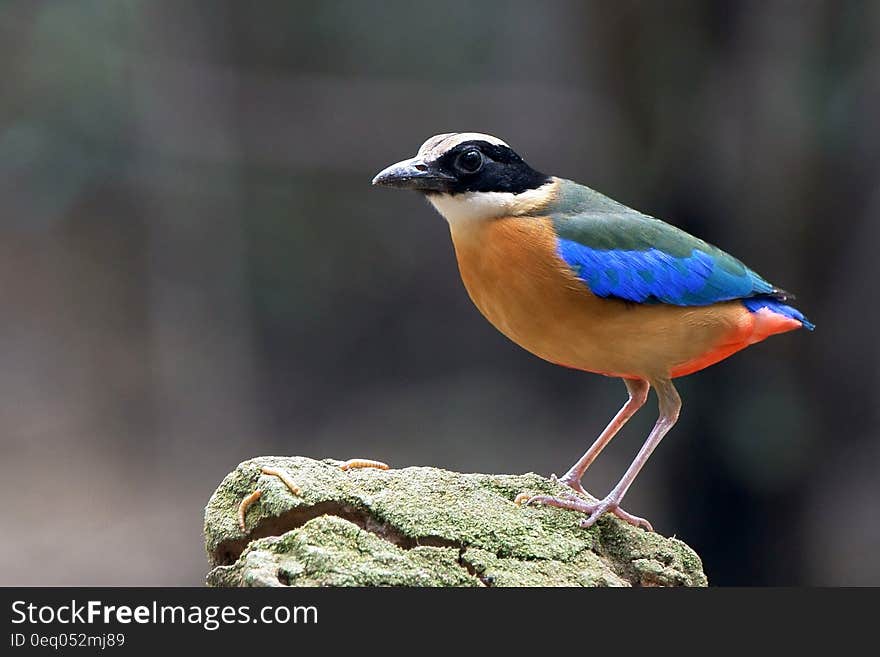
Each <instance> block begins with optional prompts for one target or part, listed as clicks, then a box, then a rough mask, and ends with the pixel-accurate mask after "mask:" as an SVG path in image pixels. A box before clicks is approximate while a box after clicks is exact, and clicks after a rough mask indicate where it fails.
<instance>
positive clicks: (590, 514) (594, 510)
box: [517, 493, 654, 532]
mask: <svg viewBox="0 0 880 657" xmlns="http://www.w3.org/2000/svg"><path fill="white" fill-rule="evenodd" d="M563 494H564V495H565V497H554V496H552V495H533V496H532V497H530V498H529V499H527V500H526V501H525V502H524V503H523V504H525V506H530V505H532V504H543V505H544V506H553V507H556V508H558V509H569V510H571V511H579V512H580V513H584V514H586V516H587V517H586V518H584V519H582V520H581V522H580V526H581V527H592V526H593V525H594V524H596V521H598V520H599V518H601V517H602V516H603V515H605V514H606V513H613V514H614V515H615V516H617V517H618V518H620V519H621V520H623V521H624V522H627V523H629V524H630V525H633V526H635V527H642V528H644V529H647V530H648V531H651V532H652V531H654V528H653V527H652V526H651V523H650V522H648V521H647V520H645V519H644V518H639V517H638V516H634V515H632V514H631V513H627V512H626V511H624V510H623V509H621V508H620V506H619V503H618V502H616V501H614V500H611V499H608V498H605V499H604V500H601V501H599V502H587V501H586V500H582V499H580V498H579V497H576V496H575V495H573V494H571V493H563ZM520 497H521V496H519V495H518V496H517V499H520Z"/></svg>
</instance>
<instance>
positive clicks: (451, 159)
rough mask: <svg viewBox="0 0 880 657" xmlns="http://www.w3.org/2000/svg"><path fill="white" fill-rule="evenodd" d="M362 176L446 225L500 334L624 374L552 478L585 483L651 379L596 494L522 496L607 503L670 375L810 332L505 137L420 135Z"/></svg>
mask: <svg viewBox="0 0 880 657" xmlns="http://www.w3.org/2000/svg"><path fill="white" fill-rule="evenodd" d="M373 184H374V185H382V186H386V187H396V188H400V189H413V190H417V191H420V192H422V193H423V194H425V196H426V197H427V199H428V201H430V202H431V204H432V205H433V206H434V207H435V208H436V209H437V210H438V211H439V212H440V214H441V215H443V217H445V218H446V220H447V221H448V222H449V228H450V232H451V234H452V242H453V244H454V247H455V254H456V258H457V260H458V266H459V270H460V272H461V278H462V281H463V282H464V285H465V287H466V288H467V291H468V294H469V295H470V297H471V299H472V300H473V302H474V304H476V306H477V308H479V310H480V311H481V312H482V313H483V315H485V316H486V318H487V319H488V320H489V321H490V322H491V323H492V324H493V325H494V326H495V327H496V328H497V329H498V330H499V331H501V332H502V333H503V334H504V335H506V336H507V337H508V338H510V339H511V340H513V341H514V342H515V343H516V344H518V345H520V346H521V347H523V348H524V349H526V350H527V351H530V352H531V353H533V354H535V355H537V356H539V357H541V358H543V359H544V360H547V361H550V362H551V363H555V364H557V365H563V366H565V367H571V368H574V369H579V370H584V371H587V372H595V373H598V374H604V375H605V376H612V377H619V378H621V379H623V382H624V384H625V385H626V388H627V391H628V392H629V399H628V400H627V402H626V403H625V404H624V405H623V407H622V408H621V409H620V411H618V413H617V415H615V416H614V418H613V419H612V420H611V422H610V423H609V424H608V426H607V427H606V428H605V430H604V431H603V432H602V433H601V434H600V435H599V437H598V438H597V439H596V441H595V442H594V443H593V444H592V446H591V447H590V448H589V449H588V450H587V451H586V453H585V454H584V455H583V456H582V457H581V458H580V459H579V460H578V461H577V462H576V463H575V464H574V465H573V466H572V467H571V468H570V469H569V470H568V472H566V473H565V475H563V476H562V478H561V479H560V481H561V482H562V483H564V484H566V485H568V486H569V487H571V488H572V489H573V490H574V491H576V492H578V493H581V494H585V491H584V489H583V487H582V486H581V478H582V477H583V474H584V472H585V471H586V470H587V468H588V467H589V466H590V464H591V463H593V461H594V460H595V459H596V457H597V456H598V455H599V453H600V452H601V451H602V449H603V448H604V447H605V446H606V445H607V444H608V442H609V441H610V440H611V439H612V438H613V437H614V435H615V434H616V433H617V432H618V431H619V430H620V428H621V427H622V426H623V425H624V424H625V423H626V422H627V420H629V419H630V418H631V417H632V416H633V414H635V412H636V411H637V410H638V409H639V408H641V407H642V406H643V405H644V403H645V400H646V399H647V396H648V391H649V389H650V388H651V386H653V387H654V390H656V391H657V399H658V402H659V408H660V416H659V418H658V419H657V423H656V424H655V425H654V428H653V429H652V430H651V432H650V434H649V435H648V438H647V440H646V441H645V443H644V445H643V446H642V448H641V450H640V451H639V453H638V455H637V456H636V457H635V459H634V460H633V462H632V464H631V465H630V466H629V468H628V469H627V471H626V473H625V474H624V475H623V477H622V478H621V479H620V481H619V482H618V484H617V485H616V486H615V487H614V488H613V489H612V490H611V492H610V493H609V494H608V495H607V496H606V497H605V498H604V499H602V500H599V501H596V502H593V501H587V500H585V499H583V498H582V497H578V496H576V495H573V494H572V495H567V496H564V497H551V496H546V495H541V496H534V497H531V498H530V499H529V500H528V503H542V504H546V505H551V506H556V507H561V508H566V509H573V510H576V511H580V512H582V513H584V514H586V518H585V519H583V520H582V521H581V524H582V525H583V526H585V527H589V526H590V525H592V524H593V523H595V522H596V520H598V518H599V517H600V516H601V515H602V514H604V513H606V512H610V513H613V514H614V515H616V516H618V517H619V518H622V519H623V520H625V521H626V522H629V523H631V524H633V525H636V526H642V527H645V528H647V529H649V530H651V525H650V523H648V521H646V520H645V519H643V518H639V517H637V516H634V515H631V514H629V513H627V512H626V511H624V510H623V509H622V508H621V507H620V503H621V501H622V500H623V497H624V495H626V492H627V491H628V490H629V487H630V486H631V485H632V483H633V481H634V480H635V478H636V476H637V475H638V474H639V471H640V470H641V469H642V467H643V466H644V464H645V462H646V461H647V460H648V457H649V456H650V455H651V453H652V452H653V451H654V449H655V448H656V447H657V445H658V444H659V442H660V441H661V440H662V438H663V436H665V435H666V433H667V432H668V431H669V430H670V429H671V428H672V426H673V425H674V424H675V422H676V420H677V419H678V414H679V411H680V409H681V399H680V397H679V396H678V392H677V391H676V389H675V386H674V385H673V384H672V379H674V378H676V377H679V376H685V375H686V374H691V373H693V372H696V371H698V370H701V369H703V368H705V367H708V366H709V365H713V364H714V363H717V362H718V361H720V360H722V359H724V358H727V357H728V356H730V355H731V354H734V353H736V352H737V351H739V350H741V349H744V348H745V347H748V346H749V345H751V344H755V343H756V342H760V341H761V340H763V339H764V338H767V337H768V336H771V335H774V334H776V333H784V332H786V331H792V330H794V329H798V328H801V327H803V328H806V329H809V330H813V328H814V326H813V324H811V323H810V322H809V321H808V320H807V319H806V318H805V317H804V316H803V314H801V313H800V311H798V310H796V309H795V308H793V307H792V306H790V305H788V303H787V301H789V300H790V299H792V298H793V297H792V295H790V294H789V293H787V292H785V291H784V290H781V289H779V288H778V287H776V286H774V285H772V284H771V283H769V282H767V281H766V280H765V279H764V278H762V277H761V276H759V275H758V274H756V273H755V272H754V271H752V270H751V269H749V268H748V267H746V266H745V265H744V264H743V263H742V262H740V261H739V260H737V259H736V258H734V257H733V256H731V255H728V254H727V253H725V252H724V251H722V250H721V249H718V248H717V247H714V246H712V245H711V244H708V243H706V242H704V241H703V240H701V239H698V238H696V237H694V236H692V235H690V234H688V233H686V232H684V231H683V230H680V229H679V228H676V227H675V226H671V225H669V224H667V223H664V222H663V221H660V220H658V219H655V218H653V217H649V216H647V215H644V214H642V213H641V212H638V211H636V210H633V209H632V208H629V207H627V206H625V205H623V204H621V203H618V202H617V201H614V200H612V199H610V198H608V197H607V196H603V195H602V194H600V193H599V192H596V191H594V190H592V189H590V188H589V187H585V186H584V185H579V184H577V183H575V182H572V181H570V180H565V179H563V178H557V177H555V176H548V175H545V174H543V173H540V172H538V171H535V170H534V169H532V168H531V167H530V166H529V165H528V164H526V162H525V161H523V159H522V158H521V157H520V156H519V155H517V154H516V153H515V152H514V151H513V150H512V149H511V148H510V146H508V145H507V144H506V143H504V142H503V141H501V140H500V139H498V138H497V137H492V136H491V135H484V134H479V133H449V134H442V135H437V136H435V137H431V138H430V139H429V140H428V141H426V142H425V143H424V144H423V145H422V147H421V148H420V149H419V151H418V154H417V155H416V156H415V157H413V158H411V159H408V160H404V161H402V162H398V163H397V164H393V165H391V166H390V167H388V168H386V169H385V170H383V171H381V172H380V173H379V174H378V175H377V176H376V177H375V178H374V179H373Z"/></svg>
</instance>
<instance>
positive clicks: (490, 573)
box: [205, 457, 707, 586]
mask: <svg viewBox="0 0 880 657" xmlns="http://www.w3.org/2000/svg"><path fill="white" fill-rule="evenodd" d="M339 464H340V462H339V461H333V460H324V461H315V460H312V459H307V458H302V457H260V458H255V459H251V460H249V461H245V462H244V463H242V464H240V465H239V466H238V467H237V468H236V469H235V470H234V471H233V472H232V473H230V474H229V475H227V476H226V477H225V478H224V480H223V482H222V483H221V484H220V486H219V488H218V489H217V490H216V491H215V492H214V495H213V496H212V497H211V500H210V501H209V502H208V506H207V508H206V510H205V543H206V549H207V553H208V559H209V561H210V563H211V566H212V570H211V571H210V572H209V574H208V577H207V582H208V584H209V585H210V586H283V585H289V586H706V584H707V581H706V576H705V574H704V573H703V569H702V564H701V562H700V558H699V557H698V556H697V555H696V553H695V552H694V551H693V550H691V549H690V548H689V547H688V546H687V545H685V544H684V543H683V542H681V541H679V540H677V539H675V538H664V537H663V536H660V535H659V534H655V533H650V532H646V531H643V530H641V529H637V528H635V527H631V526H630V525H628V524H626V523H624V522H622V521H620V520H618V519H617V518H615V517H612V516H609V515H607V514H606V515H605V516H604V517H603V518H602V519H600V520H599V522H598V523H596V525H594V526H593V527H591V528H589V529H583V528H581V527H580V526H579V525H578V521H579V520H580V518H581V516H580V515H579V514H577V513H574V512H571V511H565V510H561V509H555V508H549V507H540V506H535V507H520V506H517V505H516V504H514V502H513V500H514V498H515V497H516V496H517V494H519V493H522V492H527V493H530V494H532V493H534V494H537V493H550V494H554V493H556V494H558V493H560V492H563V491H565V490H568V489H566V488H565V487H563V486H562V485H561V484H558V483H555V482H553V481H550V480H548V479H545V478H543V477H540V476H538V475H536V474H532V473H530V474H525V475H489V474H462V473H458V472H450V471H447V470H440V469H437V468H428V467H410V468H403V469H400V470H377V469H361V470H349V471H347V472H345V471H342V470H341V469H340V468H339ZM264 466H269V467H272V468H276V469H283V470H284V471H286V472H287V473H288V474H289V475H290V478H291V479H292V480H293V482H295V483H296V485H297V486H299V488H300V489H301V492H300V494H299V495H295V494H294V493H292V492H291V491H290V490H289V489H288V488H287V486H286V485H285V484H284V483H283V482H282V481H281V480H280V479H279V478H278V477H275V476H271V475H266V474H263V473H262V471H261V468H262V467H264ZM256 489H259V490H261V491H262V495H261V497H260V499H259V500H257V501H256V502H255V503H254V504H253V505H252V506H251V507H250V508H249V509H248V511H247V514H246V525H245V526H246V532H242V531H241V529H240V527H239V524H238V507H239V504H240V502H241V500H242V499H243V498H245V497H247V496H248V495H250V494H251V493H252V492H253V491H254V490H256Z"/></svg>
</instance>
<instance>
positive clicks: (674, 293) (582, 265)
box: [558, 238, 779, 306]
mask: <svg viewBox="0 0 880 657" xmlns="http://www.w3.org/2000/svg"><path fill="white" fill-rule="evenodd" d="M558 250H559V255H560V256H561V257H562V259H563V260H564V261H565V262H566V263H567V264H568V265H569V267H571V269H572V271H574V273H575V275H576V276H577V277H578V278H580V279H581V280H582V281H584V282H585V283H586V284H587V285H588V286H589V288H590V290H591V291H592V292H593V294H595V295H596V296H599V297H617V298H619V299H625V300H627V301H632V302H635V303H668V304H671V305H676V306H707V305H710V304H713V303H718V302H720V301H728V300H731V299H744V298H747V297H753V296H756V295H762V294H770V295H772V294H776V293H778V292H779V291H778V290H777V289H776V288H774V287H773V285H771V284H770V283H768V282H767V281H765V280H764V279H763V278H761V277H760V276H759V275H758V274H756V273H755V272H753V271H752V270H750V269H748V268H747V267H745V266H741V267H737V268H735V269H734V268H731V267H723V266H720V265H719V263H718V262H716V259H715V258H714V257H713V256H712V255H710V254H709V253H705V252H704V251H701V250H700V249H696V248H695V249H693V250H692V251H691V253H690V255H688V256H685V257H677V256H674V255H671V254H669V253H666V252H665V251H661V250H659V249H656V248H649V249H645V250H617V249H596V248H591V247H589V246H585V245H584V244H581V243H580V242H576V241H573V240H567V239H563V238H559V244H558ZM737 265H740V263H737Z"/></svg>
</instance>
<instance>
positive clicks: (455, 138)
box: [417, 132, 510, 162]
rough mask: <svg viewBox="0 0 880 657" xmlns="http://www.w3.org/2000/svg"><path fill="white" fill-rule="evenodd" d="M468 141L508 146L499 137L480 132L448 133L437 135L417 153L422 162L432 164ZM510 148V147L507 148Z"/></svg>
mask: <svg viewBox="0 0 880 657" xmlns="http://www.w3.org/2000/svg"><path fill="white" fill-rule="evenodd" d="M466 141H485V142H488V143H490V144H495V145H497V146H507V144H506V143H505V142H503V141H501V140H500V139H498V137H493V136H492V135H484V134H482V133H480V132H447V133H445V134H442V135H435V136H433V137H431V138H430V139H429V140H428V141H426V142H425V143H424V144H422V146H421V148H419V152H418V153H417V155H418V157H421V158H422V160H424V161H426V162H430V161H431V160H436V159H437V158H438V157H440V156H441V155H443V153H445V152H446V151H448V150H450V149H452V148H455V147H456V146H458V145H459V144H461V143H463V142H466ZM507 147H508V148H510V146H507Z"/></svg>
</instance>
